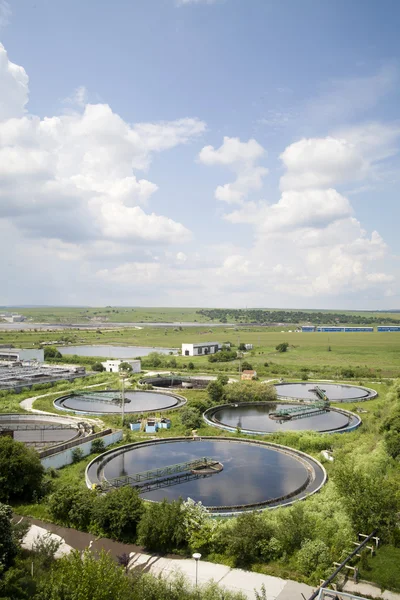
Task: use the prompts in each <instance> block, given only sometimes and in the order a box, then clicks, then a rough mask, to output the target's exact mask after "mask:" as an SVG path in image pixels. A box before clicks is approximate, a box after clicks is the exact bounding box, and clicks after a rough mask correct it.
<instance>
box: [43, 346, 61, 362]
mask: <svg viewBox="0 0 400 600" xmlns="http://www.w3.org/2000/svg"><path fill="white" fill-rule="evenodd" d="M49 358H62V354H61V352H59V351H58V350H57V348H56V346H46V348H45V349H44V360H48V359H49Z"/></svg>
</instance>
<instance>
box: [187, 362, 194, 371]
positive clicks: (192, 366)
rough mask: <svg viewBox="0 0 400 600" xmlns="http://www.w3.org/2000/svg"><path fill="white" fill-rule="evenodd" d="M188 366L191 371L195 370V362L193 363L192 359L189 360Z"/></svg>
mask: <svg viewBox="0 0 400 600" xmlns="http://www.w3.org/2000/svg"><path fill="white" fill-rule="evenodd" d="M187 368H188V369H189V370H190V371H193V369H194V364H193V363H192V361H190V362H188V365H187Z"/></svg>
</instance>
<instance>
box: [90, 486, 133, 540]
mask: <svg viewBox="0 0 400 600" xmlns="http://www.w3.org/2000/svg"><path fill="white" fill-rule="evenodd" d="M143 511H144V506H143V500H142V499H141V498H140V496H139V494H138V492H137V490H135V489H133V488H132V487H130V486H125V487H122V488H118V489H116V490H112V491H111V492H109V493H108V494H105V495H103V494H102V495H100V496H98V497H97V498H96V501H95V503H94V506H93V514H92V519H93V523H94V525H95V526H96V528H98V529H99V531H100V532H102V533H104V534H105V535H108V536H110V537H112V538H114V539H116V540H120V541H122V542H131V543H132V542H134V541H135V540H136V531H137V527H138V523H139V521H140V518H141V516H142V514H143Z"/></svg>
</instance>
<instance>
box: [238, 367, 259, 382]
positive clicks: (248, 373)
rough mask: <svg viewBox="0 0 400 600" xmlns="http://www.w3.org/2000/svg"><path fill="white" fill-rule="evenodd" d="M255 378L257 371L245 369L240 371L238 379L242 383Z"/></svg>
mask: <svg viewBox="0 0 400 600" xmlns="http://www.w3.org/2000/svg"><path fill="white" fill-rule="evenodd" d="M256 377H257V371H254V370H253V369H251V370H250V369H246V370H244V371H242V375H241V377H240V379H241V380H242V381H246V380H249V379H255V378H256Z"/></svg>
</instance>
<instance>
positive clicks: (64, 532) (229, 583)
mask: <svg viewBox="0 0 400 600" xmlns="http://www.w3.org/2000/svg"><path fill="white" fill-rule="evenodd" d="M20 519H21V517H17V516H15V521H19V520H20ZM24 520H25V521H28V522H29V523H31V524H32V525H33V526H34V529H32V530H31V532H30V533H28V534H27V538H25V540H26V541H25V545H26V547H29V548H30V547H32V541H33V539H34V538H35V537H36V535H37V534H38V533H40V532H41V530H42V531H44V530H46V531H50V532H51V533H53V534H55V535H56V536H59V537H61V538H62V539H63V540H64V542H65V544H63V546H62V552H63V553H65V552H67V551H68V546H70V547H71V548H74V549H77V550H79V551H82V550H84V549H85V548H88V547H89V545H91V550H92V551H94V552H100V551H101V550H105V551H106V552H110V554H111V555H112V556H113V557H114V558H116V557H117V556H120V555H121V554H124V553H125V554H129V556H130V557H131V560H130V564H129V568H130V569H133V570H141V571H146V572H150V573H152V574H153V575H159V574H161V575H162V576H163V577H171V576H173V574H174V573H176V572H177V571H181V572H182V573H184V575H185V576H186V577H187V579H188V580H189V581H190V583H192V584H195V563H194V560H193V559H185V558H180V557H178V556H173V555H167V556H158V555H154V554H145V553H143V549H142V548H141V547H139V546H136V545H134V544H122V543H120V542H114V541H113V540H109V539H107V538H95V536H93V535H91V534H90V533H83V532H82V531H77V530H75V529H69V528H66V527H60V526H58V525H54V524H52V523H46V522H45V521H40V520H39V519H33V518H27V517H24ZM39 528H41V529H39ZM28 536H29V537H28ZM210 579H213V580H214V581H216V582H217V583H219V584H221V586H222V587H225V588H227V589H229V590H231V591H236V592H239V591H241V592H242V593H243V594H244V596H245V598H247V599H248V600H254V599H255V594H254V590H255V589H256V590H258V591H259V590H261V586H262V584H264V585H265V589H266V592H267V600H304V597H305V598H308V597H309V596H311V594H312V592H313V588H312V587H310V586H308V585H305V584H303V583H297V582H296V581H286V580H284V579H281V578H279V577H271V576H269V575H261V574H260V573H252V572H250V571H243V570H242V569H231V568H230V567H226V566H225V565H218V564H214V563H210V562H206V561H200V564H199V569H198V580H199V583H205V582H207V581H209V580H210ZM302 594H303V596H302Z"/></svg>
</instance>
